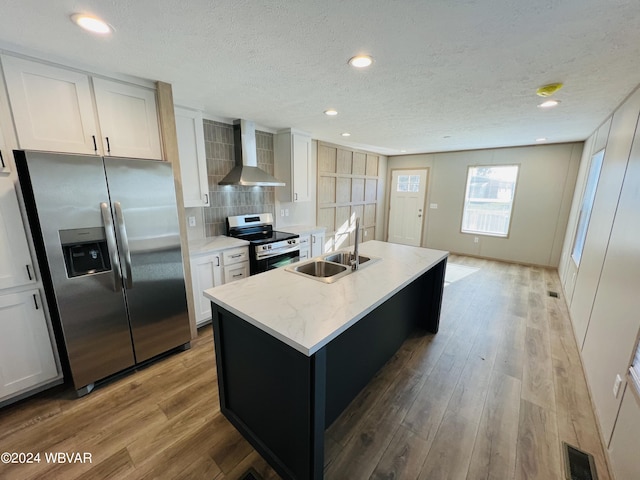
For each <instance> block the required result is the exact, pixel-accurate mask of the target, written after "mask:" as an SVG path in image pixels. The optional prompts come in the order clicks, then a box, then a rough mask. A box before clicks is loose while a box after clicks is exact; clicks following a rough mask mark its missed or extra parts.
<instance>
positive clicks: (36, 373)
mask: <svg viewBox="0 0 640 480" xmlns="http://www.w3.org/2000/svg"><path fill="white" fill-rule="evenodd" d="M0 312H1V313H2V314H1V315H0V365H2V368H0V401H2V400H3V399H5V398H7V397H9V396H11V395H13V394H16V393H18V392H20V391H21V390H25V389H28V388H30V387H34V386H36V385H38V384H42V383H44V382H47V381H48V380H53V379H55V378H56V377H57V376H58V369H57V366H56V361H55V357H54V353H53V345H52V342H51V337H50V336H49V329H48V327H47V321H46V318H45V316H44V310H43V309H42V302H41V299H40V293H39V291H38V290H35V289H34V290H27V291H24V292H20V293H15V294H9V295H2V296H0Z"/></svg>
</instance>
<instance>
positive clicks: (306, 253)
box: [300, 235, 311, 261]
mask: <svg viewBox="0 0 640 480" xmlns="http://www.w3.org/2000/svg"><path fill="white" fill-rule="evenodd" d="M308 258H311V235H300V261H302V260H306V259H308Z"/></svg>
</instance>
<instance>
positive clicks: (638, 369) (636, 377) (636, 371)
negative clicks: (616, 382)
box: [629, 343, 640, 393]
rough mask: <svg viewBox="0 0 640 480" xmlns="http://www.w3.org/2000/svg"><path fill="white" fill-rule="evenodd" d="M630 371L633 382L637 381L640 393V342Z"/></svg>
mask: <svg viewBox="0 0 640 480" xmlns="http://www.w3.org/2000/svg"><path fill="white" fill-rule="evenodd" d="M629 372H630V373H631V379H632V380H633V383H635V386H636V391H637V392H638V393H640V343H638V347H637V348H636V354H635V356H634V357H633V363H631V367H630V368H629Z"/></svg>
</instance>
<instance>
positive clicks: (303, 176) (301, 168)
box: [273, 129, 311, 202]
mask: <svg viewBox="0 0 640 480" xmlns="http://www.w3.org/2000/svg"><path fill="white" fill-rule="evenodd" d="M273 147H274V157H275V170H274V173H275V177H276V178H277V179H279V180H282V181H284V182H285V183H286V185H285V186H284V187H278V188H276V193H277V195H278V200H279V201H281V202H308V201H309V200H310V199H311V178H310V173H311V136H310V135H309V134H307V133H304V132H299V131H296V130H293V129H287V130H282V131H280V132H278V133H277V134H276V135H275V136H274V146H273Z"/></svg>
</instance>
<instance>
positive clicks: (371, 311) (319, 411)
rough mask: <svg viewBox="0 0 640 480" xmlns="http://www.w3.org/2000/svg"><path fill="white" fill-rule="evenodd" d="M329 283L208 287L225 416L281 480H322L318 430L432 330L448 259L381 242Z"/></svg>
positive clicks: (274, 281) (273, 278)
mask: <svg viewBox="0 0 640 480" xmlns="http://www.w3.org/2000/svg"><path fill="white" fill-rule="evenodd" d="M360 254H361V255H366V256H370V257H371V258H372V260H371V261H370V262H367V263H366V264H363V265H362V266H361V267H360V269H359V270H357V271H355V272H353V273H351V274H349V275H347V276H345V277H343V278H340V279H339V280H337V281H336V282H335V283H331V284H326V283H322V282H319V281H317V280H316V279H314V278H305V277H304V276H302V275H298V274H295V273H292V272H289V271H286V270H285V269H276V270H271V271H268V272H265V273H262V274H259V275H255V276H252V277H249V278H247V279H245V280H241V281H239V282H236V283H234V284H230V285H222V286H220V287H216V288H212V289H209V290H206V291H205V296H206V297H208V298H209V299H210V300H211V302H212V310H213V328H214V340H215V350H216V363H217V369H218V386H219V391H220V406H221V411H222V413H223V414H224V415H225V416H226V417H227V418H228V419H229V420H230V421H231V423H233V424H234V426H235V427H236V428H237V429H238V430H239V431H240V432H241V433H242V434H243V435H244V436H245V438H247V440H249V441H250V442H251V443H252V445H253V446H254V447H255V448H256V450H258V452H259V453H260V454H261V455H262V456H263V457H264V458H265V459H266V460H267V461H268V462H269V463H270V464H271V466H272V467H273V468H274V469H275V470H276V471H277V472H278V473H279V474H280V475H281V476H282V477H283V478H285V479H297V480H304V479H314V480H317V479H321V478H323V462H324V431H325V429H326V428H327V427H328V426H329V425H331V423H332V422H333V421H334V420H335V419H336V418H337V417H338V416H339V415H340V413H341V412H342V411H343V410H344V409H345V408H346V407H347V405H348V404H349V403H350V402H351V400H353V398H354V397H355V396H356V395H357V394H358V392H359V391H360V390H361V389H362V388H363V387H364V386H365V385H366V384H367V383H368V382H369V380H370V379H371V378H372V377H373V376H374V375H375V373H376V372H377V371H378V370H379V369H380V368H381V367H382V366H383V365H384V363H385V362H386V361H387V360H388V359H389V358H390V357H391V356H392V355H393V354H394V353H395V352H396V351H397V349H398V348H399V347H400V345H401V344H402V342H403V341H404V340H405V339H406V338H407V337H408V335H409V334H410V333H411V332H412V331H413V330H414V329H415V328H416V327H419V328H422V329H426V330H428V331H430V332H433V333H436V332H437V331H438V324H439V317H440V305H441V302H442V291H443V284H444V271H445V266H446V261H447V256H448V253H447V252H444V251H440V250H431V249H425V248H419V247H410V246H406V245H398V244H392V243H386V242H379V241H370V242H365V243H363V244H362V245H361V246H360Z"/></svg>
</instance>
